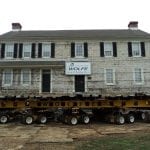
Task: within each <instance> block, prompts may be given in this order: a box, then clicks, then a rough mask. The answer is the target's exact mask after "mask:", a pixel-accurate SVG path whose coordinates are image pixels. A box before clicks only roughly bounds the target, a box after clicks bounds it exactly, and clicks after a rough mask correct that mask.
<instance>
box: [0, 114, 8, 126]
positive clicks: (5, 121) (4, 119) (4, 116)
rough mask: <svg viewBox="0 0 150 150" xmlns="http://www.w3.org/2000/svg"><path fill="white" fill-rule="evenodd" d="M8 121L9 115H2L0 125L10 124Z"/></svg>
mask: <svg viewBox="0 0 150 150" xmlns="http://www.w3.org/2000/svg"><path fill="white" fill-rule="evenodd" d="M8 120H9V117H8V115H0V123H3V124H5V123H7V122H8Z"/></svg>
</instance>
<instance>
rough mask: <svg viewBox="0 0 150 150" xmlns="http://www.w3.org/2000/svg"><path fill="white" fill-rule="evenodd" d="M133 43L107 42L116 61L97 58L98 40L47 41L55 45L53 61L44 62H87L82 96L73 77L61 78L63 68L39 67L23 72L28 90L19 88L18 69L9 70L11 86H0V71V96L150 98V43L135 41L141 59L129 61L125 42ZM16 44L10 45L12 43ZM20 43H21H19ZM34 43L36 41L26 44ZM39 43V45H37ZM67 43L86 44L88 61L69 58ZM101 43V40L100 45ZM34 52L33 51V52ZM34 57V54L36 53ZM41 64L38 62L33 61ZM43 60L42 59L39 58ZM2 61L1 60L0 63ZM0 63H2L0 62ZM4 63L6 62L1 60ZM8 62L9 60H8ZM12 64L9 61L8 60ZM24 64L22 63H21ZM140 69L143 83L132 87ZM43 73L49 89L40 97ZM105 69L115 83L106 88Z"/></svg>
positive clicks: (69, 51) (63, 76) (19, 72)
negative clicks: (88, 68)
mask: <svg viewBox="0 0 150 150" xmlns="http://www.w3.org/2000/svg"><path fill="white" fill-rule="evenodd" d="M129 41H130V42H133V41H136V40H134V39H129V40H118V39H117V40H113V41H112V40H111V41H108V42H116V43H117V57H101V56H100V42H101V41H100V40H73V41H71V40H64V41H50V40H46V41H44V42H54V43H55V58H49V59H46V60H45V61H65V62H90V63H91V74H90V75H85V92H82V93H76V92H75V85H74V84H75V81H74V80H75V79H74V75H66V74H65V66H63V67H57V66H56V67H55V66H53V67H51V66H50V67H48V68H44V67H39V68H30V66H29V67H28V68H26V69H30V70H31V82H30V84H29V85H28V86H23V85H22V84H21V81H20V78H21V77H20V76H21V75H20V74H21V70H22V68H21V67H20V68H10V69H12V70H13V83H12V85H11V86H4V85H3V81H2V80H3V70H4V69H5V68H1V70H0V95H1V96H5V95H10V96H14V95H15V96H17V95H32V96H38V95H42V96H43V95H47V96H52V97H59V96H74V95H76V94H83V95H84V96H90V95H93V96H95V95H96V96H98V95H102V96H116V95H123V96H127V95H134V94H135V93H144V94H150V41H149V40H144V39H141V40H138V41H139V42H145V53H146V56H145V57H129V56H128V45H127V43H128V42H129ZM15 42H16V41H14V43H15ZM19 42H20V41H19ZM21 42H22V41H21ZM30 42H31V43H32V42H33V43H35V42H37V41H30ZM39 42H43V41H38V43H39ZM71 42H81V43H82V42H87V43H88V57H87V58H71ZM103 42H105V40H104V41H103ZM36 51H37V50H36ZM36 54H37V52H36ZM34 59H36V60H41V59H42V58H41V59H39V58H34ZM43 59H44V58H43ZM0 61H2V60H0ZM3 61H4V60H3ZM5 61H7V60H5ZM9 61H10V60H9ZM12 61H13V60H12ZM24 61H25V60H24ZM135 68H141V69H142V73H143V82H142V83H141V84H136V83H135V82H134V69H135ZM44 69H49V70H50V72H51V73H50V76H51V83H50V85H51V88H50V92H49V93H43V92H42V90H41V87H42V77H41V76H42V75H41V72H42V70H44ZM105 69H114V72H115V83H114V84H113V85H107V84H106V83H105Z"/></svg>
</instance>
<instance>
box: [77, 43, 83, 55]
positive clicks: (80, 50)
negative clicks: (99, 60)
mask: <svg viewBox="0 0 150 150" xmlns="http://www.w3.org/2000/svg"><path fill="white" fill-rule="evenodd" d="M75 56H76V57H84V45H83V43H76V44H75Z"/></svg>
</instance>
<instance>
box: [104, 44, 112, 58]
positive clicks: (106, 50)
mask: <svg viewBox="0 0 150 150" xmlns="http://www.w3.org/2000/svg"><path fill="white" fill-rule="evenodd" d="M107 45H109V46H110V47H111V48H110V50H108V49H106V47H107ZM106 52H111V55H106ZM104 56H105V57H113V44H112V42H104Z"/></svg>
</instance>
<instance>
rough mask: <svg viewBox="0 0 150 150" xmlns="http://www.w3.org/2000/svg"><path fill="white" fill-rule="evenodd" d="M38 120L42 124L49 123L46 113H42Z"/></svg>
mask: <svg viewBox="0 0 150 150" xmlns="http://www.w3.org/2000/svg"><path fill="white" fill-rule="evenodd" d="M38 122H39V123H41V124H46V123H47V117H46V116H45V115H40V116H39V117H38Z"/></svg>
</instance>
